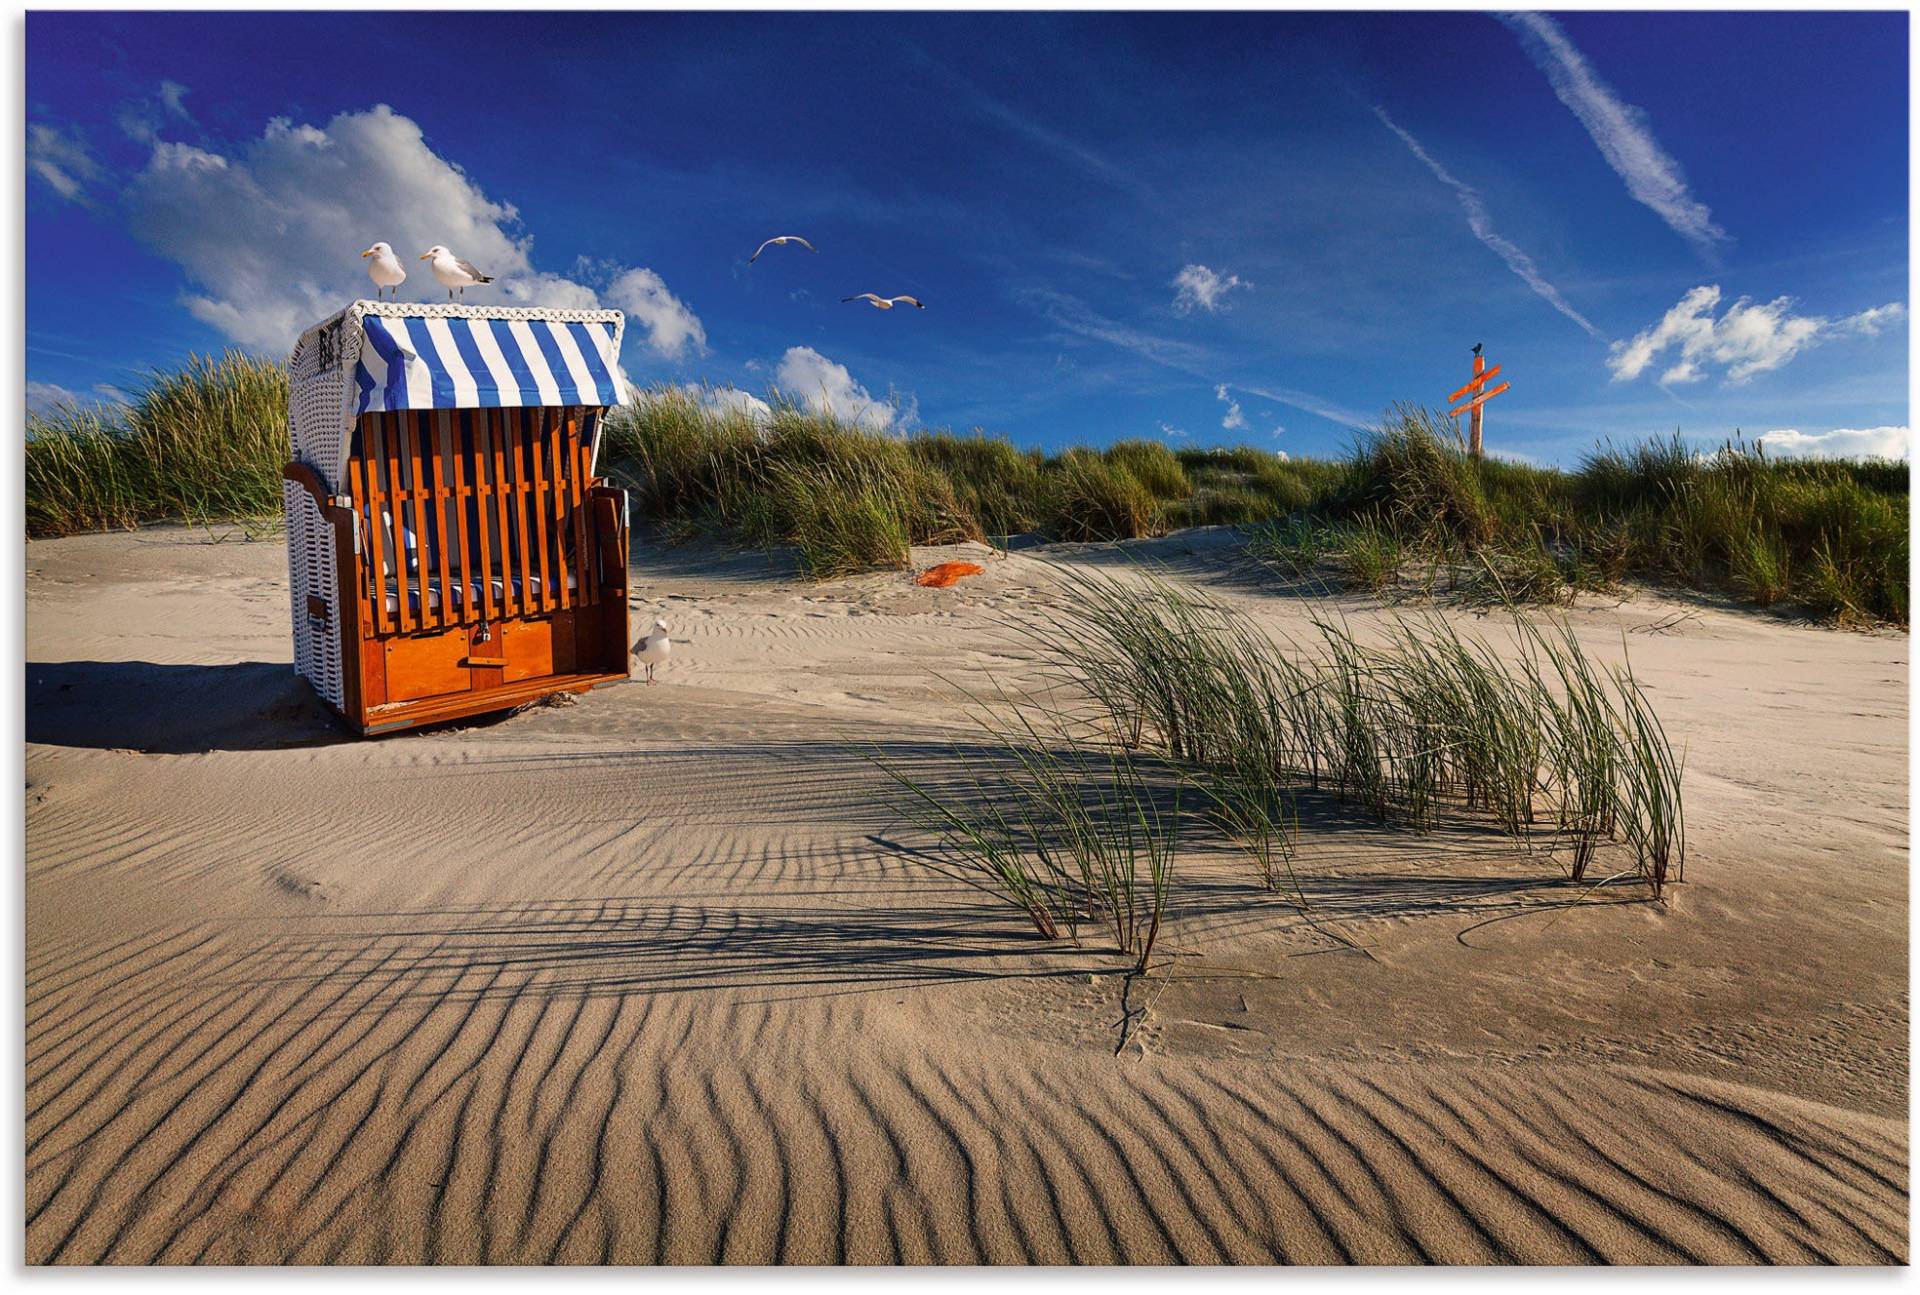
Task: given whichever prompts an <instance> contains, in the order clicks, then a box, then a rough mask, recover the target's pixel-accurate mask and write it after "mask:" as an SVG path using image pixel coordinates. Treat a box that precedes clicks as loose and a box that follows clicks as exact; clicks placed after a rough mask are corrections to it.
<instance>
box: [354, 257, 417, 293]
mask: <svg viewBox="0 0 1920 1295" xmlns="http://www.w3.org/2000/svg"><path fill="white" fill-rule="evenodd" d="M360 255H362V256H364V257H368V258H371V259H369V260H368V261H367V277H368V278H369V279H372V280H373V295H374V299H375V300H376V301H377V300H379V297H380V294H381V293H382V292H383V291H385V290H386V289H388V288H392V289H393V290H394V297H395V299H396V300H397V299H398V298H399V295H400V285H401V284H403V283H405V282H406V281H407V267H406V266H404V265H402V264H400V258H399V257H397V256H395V255H394V254H393V249H392V248H391V247H388V246H387V245H386V244H385V243H375V244H374V245H373V246H372V247H369V248H368V249H367V250H366V251H364V252H362V253H360Z"/></svg>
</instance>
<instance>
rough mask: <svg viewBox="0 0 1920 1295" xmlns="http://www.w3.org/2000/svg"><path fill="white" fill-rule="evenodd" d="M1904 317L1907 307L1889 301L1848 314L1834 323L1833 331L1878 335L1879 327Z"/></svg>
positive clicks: (1867, 335)
mask: <svg viewBox="0 0 1920 1295" xmlns="http://www.w3.org/2000/svg"><path fill="white" fill-rule="evenodd" d="M1906 317H1907V308H1906V306H1905V305H1904V304H1903V303H1901V302H1898V301H1889V302H1888V303H1887V304H1886V305H1884V306H1874V307H1872V308H1870V309H1867V310H1863V311H1861V312H1860V313H1859V314H1857V315H1848V316H1847V317H1846V318H1845V319H1842V320H1839V321H1837V322H1836V323H1835V324H1834V331H1835V332H1839V333H1858V334H1860V335H1861V336H1862V337H1878V336H1880V330H1881V329H1883V328H1886V327H1888V326H1889V325H1891V324H1897V323H1899V322H1900V321H1901V320H1903V319H1905V318H1906Z"/></svg>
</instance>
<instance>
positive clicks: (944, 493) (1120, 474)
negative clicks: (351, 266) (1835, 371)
mask: <svg viewBox="0 0 1920 1295" xmlns="http://www.w3.org/2000/svg"><path fill="white" fill-rule="evenodd" d="M286 405H287V381H286V373H285V369H284V366H282V365H279V364H276V363H273V362H271V361H266V360H261V359H258V358H255V357H252V356H248V355H245V354H242V353H240V352H228V353H227V354H225V355H223V356H220V357H194V358H192V359H190V360H189V361H188V363H187V364H186V365H185V366H184V367H182V368H181V369H179V370H177V371H174V372H157V373H154V374H153V375H151V377H150V379H149V381H148V382H147V383H146V384H145V385H144V386H143V387H142V388H140V389H139V390H138V391H137V392H135V393H134V395H133V396H132V397H131V399H130V401H129V402H128V403H126V404H124V405H99V406H89V407H56V408H54V409H51V410H46V411H41V412H34V413H30V414H29V415H28V418H27V446H26V505H27V506H26V521H27V530H28V533H29V534H30V535H36V536H39V535H65V534H72V533H75V532H79V531H88V530H103V529H115V528H122V527H128V526H136V525H140V524H143V523H148V522H156V521H166V520H175V521H192V522H215V521H234V520H252V519H259V518H268V517H271V516H273V515H275V514H276V513H277V512H278V510H279V507H280V478H279V472H280V467H281V465H282V464H283V463H284V462H285V461H286V459H287V457H288V445H287V425H286ZM600 469H601V471H602V472H603V473H605V474H606V475H608V476H609V477H611V478H612V479H613V480H615V481H616V482H618V483H619V484H621V485H624V486H626V487H628V488H629V489H630V490H631V491H633V493H634V503H635V504H636V510H635V513H636V516H637V517H639V518H640V519H643V523H644V524H646V525H649V526H650V527H652V528H653V529H654V530H655V533H657V534H660V535H662V536H665V537H666V538H668V539H683V538H690V537H693V536H696V535H709V536H715V537H720V538H724V539H729V540H732V541H734V542H738V543H744V544H749V545H760V546H768V545H779V546H792V547H794V548H795V550H796V551H797V553H798V556H799V560H800V565H801V566H802V568H803V569H804V570H805V571H806V572H808V573H809V574H811V575H813V576H816V577H820V578H827V577H832V576H838V575H844V574H848V573H850V572H853V571H858V570H865V569H873V568H888V567H900V566H903V565H904V564H905V563H906V561H907V549H908V547H909V546H911V545H913V544H927V543H939V542H945V541H950V540H955V539H977V540H986V541H989V542H993V543H996V544H999V543H1006V542H1008V541H1009V540H1010V539H1011V538H1012V537H1015V536H1036V537H1041V538H1047V539H1054V540H1077V541H1111V540H1127V539H1139V538H1144V537H1148V536H1154V535H1160V534H1165V533H1167V532H1169V531H1172V530H1176V529H1180V528H1183V527H1188V526H1199V525H1226V526H1234V527H1239V528H1242V529H1243V530H1244V531H1245V533H1246V537H1247V549H1248V553H1249V555H1250V556H1252V557H1254V558H1256V559H1258V560H1260V561H1261V562H1262V563H1264V564H1265V565H1267V566H1269V567H1270V568H1272V569H1273V570H1274V571H1275V572H1276V574H1278V575H1279V576H1280V577H1281V578H1282V579H1284V580H1285V581H1287V582H1289V583H1301V582H1306V583H1308V584H1309V585H1323V586H1324V587H1326V588H1335V587H1343V586H1344V587H1349V588H1354V589H1359V590H1364V591H1367V592H1369V593H1372V594H1374V595H1376V596H1379V597H1383V598H1387V597H1398V596H1402V595H1423V594H1438V595H1441V596H1457V597H1462V598H1465V599H1468V600H1471V601H1479V602H1538V603H1553V602H1558V601H1563V600H1564V599H1565V598H1566V597H1568V596H1569V595H1570V594H1571V593H1572V592H1573V591H1576V590H1579V589H1596V588H1611V587H1613V586H1615V585H1617V584H1619V583H1620V582H1621V581H1623V580H1627V579H1639V580H1643V581H1648V582H1652V583H1657V584H1662V585H1667V586H1672V587H1679V588H1686V589H1695V590H1700V591H1705V592H1711V593H1715V594H1720V595H1726V596H1729V597H1732V598H1735V599H1738V600H1740V601H1742V602H1746V603H1749V604H1751V605H1753V606H1756V607H1788V608H1795V609H1798V610H1802V611H1805V612H1808V613H1811V614H1813V615H1816V616H1819V617H1823V618H1828V619H1831V620H1836V621H1840V622H1847V623H1861V624H1865V623H1872V622H1893V623H1897V624H1904V623H1906V621H1907V618H1908V610H1907V601H1908V593H1907V585H1908V575H1907V559H1908V551H1907V550H1908V532H1907V525H1906V520H1907V500H1908V474H1907V465H1906V464H1904V463H1896V462H1889V461H1875V460H1858V461H1808V460H1779V459H1774V458H1770V457H1768V456H1767V455H1766V454H1764V453H1763V452H1762V451H1761V450H1760V449H1758V448H1757V447H1754V446H1750V445H1745V444H1742V443H1739V442H1729V443H1727V444H1726V445H1723V446H1722V447H1721V448H1720V449H1718V450H1717V451H1716V452H1714V453H1711V454H1704V455H1703V454H1699V453H1696V452H1695V451H1693V450H1692V449H1690V448H1689V447H1688V446H1687V445H1686V444H1685V443H1684V442H1683V441H1681V440H1680V439H1679V438H1678V437H1677V436H1673V437H1668V438H1664V439H1655V440H1650V441H1647V442H1644V443H1640V444H1634V445H1627V446H1615V445H1612V444H1604V445H1601V446H1599V447H1596V449H1595V450H1594V451H1593V452H1592V453H1590V454H1588V455H1587V456H1586V457H1585V458H1584V459H1583V460H1582V461H1581V463H1580V464H1579V466H1578V467H1577V468H1576V469H1574V470H1572V471H1561V470H1559V469H1554V468H1543V467H1536V466H1532V465H1528V464H1522V463H1514V462H1508V461H1506V460H1502V459H1499V458H1486V459H1474V458H1473V457H1472V456H1470V455H1469V454H1468V453H1467V451H1466V448H1465V446H1464V445H1463V444H1461V442H1460V439H1459V437H1458V435H1457V433H1456V431H1455V430H1454V427H1453V425H1452V424H1451V423H1450V422H1448V421H1447V420H1445V419H1442V418H1440V417H1438V416H1437V415H1435V414H1433V413H1432V412H1431V411H1428V410H1425V409H1422V408H1420V407H1418V406H1412V405H1399V406H1395V407H1394V408H1393V409H1392V410H1391V411H1390V412H1389V413H1388V414H1387V416H1386V417H1385V418H1384V419H1383V420H1382V422H1381V424H1380V425H1379V426H1378V427H1377V428H1374V429H1373V430H1372V431H1370V432H1367V433H1364V434H1362V435H1360V436H1359V437H1358V439H1357V440H1356V442H1355V444H1354V446H1353V449H1352V451H1351V452H1350V453H1349V454H1348V455H1347V456H1345V457H1343V458H1331V459H1299V458H1286V457H1284V456H1282V455H1279V454H1276V453H1274V452H1272V451H1269V450H1265V449H1261V448H1258V447H1252V446H1239V447H1229V448H1212V449H1203V448H1197V447H1183V448H1177V449H1176V448H1170V447H1169V446H1167V445H1165V444H1162V443H1161V442H1158V441H1148V440H1139V439H1131V440H1121V441H1119V442H1118V443H1116V444H1114V445H1112V446H1110V447H1108V448H1106V449H1104V450H1095V449H1089V448H1085V447H1076V448H1069V449H1066V450H1063V451H1060V452H1058V453H1053V454H1043V453H1041V452H1039V451H1035V450H1023V449H1020V448H1018V447H1016V446H1015V445H1013V444H1012V443H1011V442H1010V441H1008V440H1007V439H1006V438H1004V437H996V436H991V435H988V434H986V433H984V432H980V431H977V430H976V431H974V432H970V433H965V434H961V433H956V432H952V431H944V430H915V431H912V432H910V433H906V434H898V433H897V432H896V431H895V430H893V429H888V428H880V427H876V426H874V425H873V420H871V419H867V420H864V421H863V419H862V418H860V417H841V416H836V415H835V414H833V413H831V412H826V411H821V410H816V409H813V408H810V407H809V406H807V405H806V404H805V403H804V402H801V401H799V400H796V399H794V398H792V397H791V396H789V395H786V394H783V393H781V392H778V391H770V392H767V393H766V398H765V399H764V401H762V400H759V399H757V398H751V397H748V396H747V395H745V393H741V392H737V391H733V390H732V389H729V388H687V387H679V386H671V385H657V386H654V387H651V388H648V389H645V390H643V391H640V392H638V393H636V398H635V399H634V400H633V401H631V402H630V403H629V404H627V405H625V406H623V407H622V408H620V409H619V410H617V411H615V412H614V414H613V415H612V416H611V417H610V418H609V419H608V420H607V423H606V435H605V438H604V441H603V445H602V450H601V456H600Z"/></svg>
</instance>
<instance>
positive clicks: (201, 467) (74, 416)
mask: <svg viewBox="0 0 1920 1295" xmlns="http://www.w3.org/2000/svg"><path fill="white" fill-rule="evenodd" d="M26 431H27V439H26V450H25V453H26V465H25V473H26V521H27V533H28V534H30V535H70V534H73V533H75V532H78V531H96V530H116V529H122V528H125V527H130V526H138V525H141V524H143V523H146V522H156V521H188V522H214V521H236V520H251V519H257V518H264V517H272V516H277V515H278V514H279V512H280V507H281V503H280V468H281V466H282V465H283V464H285V463H286V461H287V459H288V458H289V457H290V451H289V442H288V439H287V375H286V369H285V367H284V366H282V365H279V364H275V363H272V362H271V361H267V360H261V359H257V358H255V357H253V356H250V355H246V354H243V353H241V352H238V351H229V352H227V353H226V354H225V355H223V356H220V357H219V358H217V359H216V358H213V357H210V356H193V357H191V358H190V359H189V360H188V361H187V365H186V367H185V368H183V369H180V370H178V371H177V372H172V373H155V374H154V375H153V376H152V378H151V380H150V381H149V382H148V383H147V384H146V385H145V387H143V388H142V389H141V390H140V391H139V392H138V393H137V394H136V395H135V396H134V397H133V399H132V401H131V402H130V403H129V404H127V405H94V406H87V407H73V406H59V407H56V408H54V409H51V410H48V411H46V412H44V413H29V414H28V415H27V422H26Z"/></svg>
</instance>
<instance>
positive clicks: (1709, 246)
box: [1500, 13, 1727, 257]
mask: <svg viewBox="0 0 1920 1295" xmlns="http://www.w3.org/2000/svg"><path fill="white" fill-rule="evenodd" d="M1500 21H1501V22H1503V23H1505V24H1506V25H1507V26H1508V27H1510V28H1512V29H1513V31H1514V33H1515V34H1516V35H1517V36H1519V38H1520V44H1521V45H1522V46H1524V47H1525V48H1526V51H1527V56H1528V57H1529V58H1531V59H1532V60H1533V61H1534V63H1535V65H1536V66H1538V67H1539V69H1540V70H1541V71H1542V72H1545V73H1546V74H1547V80H1548V81H1549V82H1551V83H1552V85H1553V92H1554V93H1555V94H1556V95H1559V96H1560V102H1561V103H1564V104H1565V105H1567V107H1569V108H1571V109H1572V110H1573V115H1574V116H1576V117H1578V118H1579V119H1580V124H1581V125H1582V126H1585V127H1586V128H1587V134H1589V135H1591V136H1593V142H1594V144H1595V145H1597V146H1598V147H1599V149H1600V156H1602V157H1604V158H1606V159H1607V165H1608V166H1610V167H1612V168H1613V169H1614V172H1615V173H1616V174H1618V175H1619V177H1620V178H1621V179H1622V180H1625V181H1626V183H1627V192H1628V193H1630V194H1632V195H1633V196H1634V199H1635V201H1638V202H1641V203H1644V204H1645V205H1646V206H1647V207H1649V208H1650V209H1651V210H1652V211H1653V212H1654V214H1655V215H1657V216H1659V217H1660V219H1662V220H1664V221H1666V222H1667V224H1668V225H1669V226H1671V227H1672V229H1673V232H1674V233H1676V234H1678V235H1680V236H1681V237H1682V238H1684V239H1686V240H1687V241H1688V242H1690V243H1692V244H1693V245H1694V246H1695V247H1696V248H1698V249H1699V250H1700V251H1701V252H1702V253H1703V254H1705V255H1707V256H1709V257H1711V256H1712V254H1713V252H1714V250H1715V245H1716V244H1718V243H1724V242H1726V241H1727V231H1726V230H1724V229H1722V228H1720V226H1718V225H1716V224H1714V223H1713V213H1712V212H1711V211H1709V210H1708V209H1707V205H1706V204H1705V203H1703V202H1700V201H1698V200H1697V199H1695V198H1694V196H1693V194H1692V193H1690V192H1689V191H1688V190H1687V177H1686V173H1685V172H1683V171H1682V170H1681V169H1680V164H1679V163H1678V162H1676V161H1674V160H1673V158H1672V157H1670V156H1668V154H1667V151H1666V150H1665V149H1663V148H1661V147H1660V142H1659V141H1658V140H1656V139H1655V138H1654V137H1653V131H1652V130H1650V129H1649V128H1648V126H1647V115H1646V114H1645V113H1644V112H1642V111H1640V109H1638V108H1636V107H1634V106H1633V105H1632V104H1630V103H1623V102H1621V100H1620V97H1619V96H1618V95H1616V94H1615V93H1614V92H1613V87H1612V86H1610V85H1608V84H1607V83H1606V82H1605V81H1602V80H1601V79H1600V76H1599V74H1598V73H1597V72H1595V71H1594V70H1593V65H1592V64H1591V63H1589V62H1587V60H1586V57H1585V56H1584V55H1583V54H1581V53H1580V51H1579V50H1578V49H1575V48H1574V45H1573V42H1572V41H1570V40H1568V39H1567V34H1566V32H1565V31H1563V30H1561V27H1560V24H1559V23H1557V22H1555V21H1554V20H1553V19H1551V18H1549V17H1548V16H1547V15H1545V14H1537V13H1517V14H1502V15H1500Z"/></svg>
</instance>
